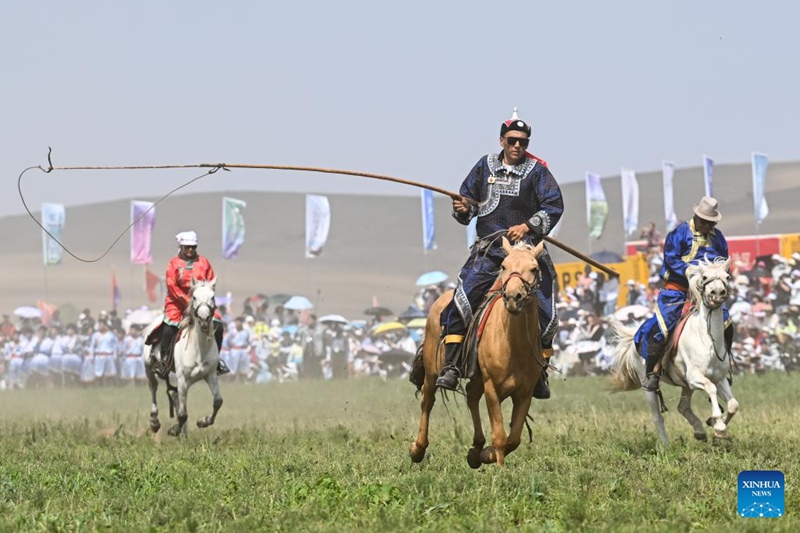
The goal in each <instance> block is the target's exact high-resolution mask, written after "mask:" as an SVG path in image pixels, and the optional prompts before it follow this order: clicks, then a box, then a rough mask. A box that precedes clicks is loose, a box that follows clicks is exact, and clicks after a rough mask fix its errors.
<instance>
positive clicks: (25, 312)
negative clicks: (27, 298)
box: [14, 305, 42, 318]
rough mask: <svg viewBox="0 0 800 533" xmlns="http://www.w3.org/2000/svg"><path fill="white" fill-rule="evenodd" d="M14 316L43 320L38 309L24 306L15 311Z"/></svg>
mask: <svg viewBox="0 0 800 533" xmlns="http://www.w3.org/2000/svg"><path fill="white" fill-rule="evenodd" d="M14 315H16V316H18V317H20V318H41V316H42V312H41V311H39V308H38V307H31V306H29V305H23V306H22V307H17V308H16V309H14Z"/></svg>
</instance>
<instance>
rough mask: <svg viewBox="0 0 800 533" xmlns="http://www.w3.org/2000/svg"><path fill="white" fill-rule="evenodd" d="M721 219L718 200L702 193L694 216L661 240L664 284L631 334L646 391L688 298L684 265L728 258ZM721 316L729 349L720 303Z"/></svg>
mask: <svg viewBox="0 0 800 533" xmlns="http://www.w3.org/2000/svg"><path fill="white" fill-rule="evenodd" d="M721 219H722V215H721V214H720V212H719V203H718V202H717V200H716V199H714V198H711V197H708V196H704V197H703V198H701V199H700V201H699V202H698V203H696V204H695V205H694V217H692V219H691V220H689V221H687V222H683V223H682V224H680V225H679V226H678V227H676V228H675V229H673V230H672V231H671V232H669V234H668V235H667V238H666V240H665V241H664V264H663V266H662V267H661V278H662V279H663V280H664V288H663V289H662V290H661V291H660V292H659V293H658V300H657V306H656V312H655V314H654V315H653V316H652V317H650V318H649V319H648V320H646V321H645V322H644V323H643V324H642V325H641V326H640V327H639V329H638V331H637V332H636V335H635V336H634V342H635V343H636V347H637V351H638V352H639V353H640V354H643V355H645V357H646V358H647V361H646V363H645V370H646V373H647V377H646V379H645V382H644V383H643V384H642V388H643V389H644V390H646V391H657V390H658V384H659V376H658V373H657V372H655V367H656V365H657V364H658V362H659V361H660V360H661V358H662V357H663V355H664V351H665V344H666V339H667V337H668V336H669V333H670V332H671V331H672V330H673V329H674V328H675V325H676V324H677V323H678V320H679V319H680V317H681V314H682V311H683V307H684V304H685V303H686V299H687V292H688V290H689V287H688V285H689V282H688V281H687V280H686V267H688V266H689V265H692V264H697V263H698V262H699V261H702V260H703V259H707V260H708V261H714V260H715V259H717V258H723V259H727V258H728V241H727V240H725V236H724V235H722V232H721V231H720V230H719V229H717V228H716V225H717V223H718V222H719V221H720V220H721ZM723 316H724V320H725V349H726V351H727V352H730V350H731V345H732V344H733V324H732V323H731V320H730V318H729V316H728V309H727V307H723Z"/></svg>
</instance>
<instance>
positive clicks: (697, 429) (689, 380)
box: [612, 258, 739, 445]
mask: <svg viewBox="0 0 800 533" xmlns="http://www.w3.org/2000/svg"><path fill="white" fill-rule="evenodd" d="M729 263H730V259H727V260H725V259H722V258H719V259H717V260H716V261H714V262H709V261H702V262H700V263H699V264H697V265H690V266H688V267H687V268H686V278H687V279H688V280H689V298H690V300H691V301H692V303H693V304H694V308H693V309H692V311H691V314H690V316H689V317H688V318H687V320H686V325H685V326H684V328H683V332H682V333H681V335H680V338H679V339H678V349H677V353H676V354H675V359H674V361H672V362H671V364H670V362H669V361H668V359H667V358H665V361H666V362H667V364H666V367H665V372H663V375H662V377H661V382H662V383H664V382H666V383H668V384H670V385H675V386H676V387H680V388H681V399H680V402H679V403H678V411H679V412H680V413H681V414H682V415H683V416H684V417H685V418H686V420H688V421H689V423H690V424H691V425H692V428H694V436H695V438H696V439H698V440H705V439H706V438H707V436H706V430H705V427H704V426H703V423H702V422H701V421H700V419H699V418H697V415H695V414H694V411H692V403H691V402H692V394H693V393H694V391H696V390H700V389H702V390H703V391H705V393H706V394H707V395H708V397H709V399H710V400H711V418H709V419H708V420H707V422H706V423H707V424H708V425H709V426H712V427H713V428H714V436H715V437H718V438H726V437H727V436H728V423H729V422H730V421H731V418H733V415H735V414H736V412H737V411H738V410H739V402H737V401H736V399H735V398H734V397H733V391H732V390H731V386H730V384H729V383H728V380H727V376H728V372H729V370H730V363H729V362H728V360H727V359H728V358H727V357H726V349H725V340H724V333H723V332H724V321H723V318H722V304H723V303H724V302H725V300H726V299H727V297H728V294H729V292H730V288H729V282H730V275H729V274H728V265H729ZM614 329H615V332H616V335H617V338H618V339H619V344H618V345H617V346H616V349H615V360H614V368H613V372H612V386H613V388H614V389H615V390H618V391H624V390H633V389H637V388H639V387H641V384H642V381H643V380H644V378H645V367H644V360H643V359H642V358H641V356H640V355H639V354H638V353H637V351H636V346H635V344H634V342H633V335H634V333H635V330H634V329H632V328H629V327H626V326H623V325H622V324H619V323H617V324H615V325H614ZM668 345H669V341H668ZM717 393H719V395H720V396H721V397H722V399H723V400H724V401H726V402H727V414H726V415H725V416H724V417H723V415H722V411H721V410H720V407H719V404H718V403H717ZM645 394H646V396H647V400H648V402H649V403H650V409H651V410H652V412H653V422H654V423H655V426H656V430H657V431H658V436H659V437H660V438H661V441H662V442H663V443H664V445H667V444H668V442H669V441H668V439H667V430H666V428H665V427H664V417H663V416H662V414H661V409H660V408H659V399H658V397H657V396H656V393H655V392H648V391H645Z"/></svg>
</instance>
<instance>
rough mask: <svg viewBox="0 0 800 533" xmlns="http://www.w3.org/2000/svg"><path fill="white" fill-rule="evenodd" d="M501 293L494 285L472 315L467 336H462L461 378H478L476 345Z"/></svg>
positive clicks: (497, 286) (478, 368) (496, 285)
mask: <svg viewBox="0 0 800 533" xmlns="http://www.w3.org/2000/svg"><path fill="white" fill-rule="evenodd" d="M500 297H501V292H500V287H499V285H498V284H495V286H494V287H492V288H491V289H490V290H489V292H488V293H486V297H485V298H484V299H483V302H482V303H481V305H480V307H478V310H477V312H476V313H475V314H474V315H473V317H472V321H471V322H470V323H469V325H468V326H467V334H466V335H465V336H464V343H463V344H462V346H461V366H460V368H459V371H460V372H461V377H462V378H467V379H473V378H476V377H478V376H480V373H481V371H480V367H479V366H478V343H480V341H481V336H482V335H483V330H484V328H485V327H486V321H487V320H488V319H489V315H490V314H491V312H492V309H493V308H494V305H495V304H496V303H497V302H498V301H499V300H500Z"/></svg>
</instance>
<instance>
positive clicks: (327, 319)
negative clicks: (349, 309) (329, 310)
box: [319, 315, 350, 324]
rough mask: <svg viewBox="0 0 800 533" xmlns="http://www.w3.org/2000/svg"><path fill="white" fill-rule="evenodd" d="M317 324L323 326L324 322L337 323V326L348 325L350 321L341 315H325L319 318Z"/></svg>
mask: <svg viewBox="0 0 800 533" xmlns="http://www.w3.org/2000/svg"><path fill="white" fill-rule="evenodd" d="M319 322H320V323H321V324H324V323H325V322H337V323H339V324H349V323H350V321H349V320H347V319H346V318H345V317H343V316H342V315H325V316H323V317H320V319H319Z"/></svg>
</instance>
